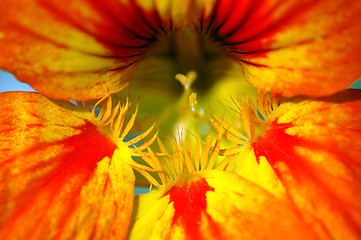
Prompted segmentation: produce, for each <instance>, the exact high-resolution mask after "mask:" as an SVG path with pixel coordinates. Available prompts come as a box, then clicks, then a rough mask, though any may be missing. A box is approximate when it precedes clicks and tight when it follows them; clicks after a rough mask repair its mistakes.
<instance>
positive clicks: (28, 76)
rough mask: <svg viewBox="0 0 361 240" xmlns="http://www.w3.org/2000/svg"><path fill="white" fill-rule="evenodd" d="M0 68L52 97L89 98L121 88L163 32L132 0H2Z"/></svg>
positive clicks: (149, 13)
mask: <svg viewBox="0 0 361 240" xmlns="http://www.w3.org/2000/svg"><path fill="white" fill-rule="evenodd" d="M0 8H1V9H6V11H4V12H3V13H2V15H1V18H0V52H1V56H0V67H2V68H4V69H5V70H8V71H10V72H12V73H14V74H15V76H16V77H17V78H18V79H19V80H21V81H24V82H26V83H29V84H30V85H31V86H32V87H33V88H34V89H35V90H37V91H39V92H42V93H44V94H46V95H47V96H50V97H52V98H58V99H72V100H88V99H94V98H100V97H103V96H105V95H108V94H110V93H114V92H118V91H120V90H121V89H123V88H124V87H125V86H126V84H127V82H128V81H129V80H130V78H131V76H132V72H133V70H134V69H133V68H134V64H135V63H136V62H137V61H138V60H139V59H140V57H141V55H142V54H143V53H144V52H145V51H146V49H148V47H149V45H150V44H151V43H152V42H153V41H154V40H155V37H156V36H157V35H159V34H160V33H161V32H162V31H163V30H162V25H161V22H160V21H161V20H160V19H159V17H158V16H157V14H155V12H154V10H153V11H150V10H145V9H143V8H142V7H140V6H138V5H136V4H135V3H134V2H133V1H128V3H119V2H113V1H107V2H102V3H99V2H97V1H90V0H89V1H87V0H80V1H76V2H74V1H62V2H59V1H45V0H29V1H23V0H14V1H13V0H4V1H1V3H0Z"/></svg>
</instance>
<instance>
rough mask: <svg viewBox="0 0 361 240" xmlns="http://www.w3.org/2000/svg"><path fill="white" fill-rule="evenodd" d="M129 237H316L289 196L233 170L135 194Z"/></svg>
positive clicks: (213, 172) (208, 174)
mask: <svg viewBox="0 0 361 240" xmlns="http://www.w3.org/2000/svg"><path fill="white" fill-rule="evenodd" d="M135 208H136V209H137V210H136V214H135V215H133V220H134V222H133V225H132V228H131V233H130V239H145V238H147V239H148V238H157V239H282V238H283V237H284V236H287V239H317V238H316V237H315V235H314V233H313V232H312V231H311V230H310V229H309V228H308V226H307V224H305V223H304V222H303V220H302V219H301V218H300V217H299V215H298V213H297V211H295V209H294V208H293V206H292V205H290V204H289V203H288V202H287V200H286V199H279V198H276V197H275V196H273V195H272V194H270V193H269V192H267V191H265V190H264V189H262V188H260V187H259V186H257V185H256V184H254V183H252V182H249V181H247V180H245V179H244V178H242V177H240V176H239V175H237V174H234V173H231V172H221V171H211V172H209V173H207V174H205V175H204V178H201V179H198V180H194V181H191V182H189V183H187V184H186V185H183V186H182V187H173V188H171V189H170V190H169V191H167V189H163V190H162V189H160V190H154V191H152V192H150V193H148V194H143V195H140V196H137V197H136V200H135Z"/></svg>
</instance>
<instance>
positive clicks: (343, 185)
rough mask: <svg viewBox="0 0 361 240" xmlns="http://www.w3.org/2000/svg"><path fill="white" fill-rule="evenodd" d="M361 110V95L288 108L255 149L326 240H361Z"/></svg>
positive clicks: (350, 94)
mask: <svg viewBox="0 0 361 240" xmlns="http://www.w3.org/2000/svg"><path fill="white" fill-rule="evenodd" d="M360 109H361V91H360V90H348V91H346V92H343V93H340V94H337V95H335V96H332V97H328V98H322V99H317V100H304V101H301V102H299V103H284V104H282V105H281V106H280V107H279V108H278V109H277V110H276V111H280V112H281V113H283V114H281V115H280V117H279V118H278V119H276V120H275V121H274V122H273V123H272V125H271V127H270V129H269V130H267V131H266V132H265V133H264V134H263V136H262V137H260V138H259V139H258V141H257V142H256V143H255V144H254V145H253V147H254V152H255V154H256V157H257V159H258V160H265V159H266V160H267V161H268V162H269V163H270V165H271V166H272V168H273V169H274V170H275V173H276V174H277V175H278V177H279V178H280V180H281V182H282V184H283V185H284V187H285V189H286V190H287V194H288V196H289V197H290V199H291V200H292V202H293V204H294V205H295V206H296V207H297V208H298V209H299V213H300V214H301V216H302V217H303V218H304V219H305V221H306V222H308V223H309V224H310V226H312V227H313V229H314V231H317V232H318V235H320V236H322V237H323V238H324V239H360V238H361V201H360V199H361V114H360ZM275 113H276V112H275Z"/></svg>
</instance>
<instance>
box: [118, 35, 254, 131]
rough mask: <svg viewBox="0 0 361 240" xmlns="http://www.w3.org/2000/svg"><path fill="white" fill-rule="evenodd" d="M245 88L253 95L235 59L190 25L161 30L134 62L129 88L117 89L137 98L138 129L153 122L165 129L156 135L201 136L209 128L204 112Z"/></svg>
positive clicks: (228, 101) (229, 101)
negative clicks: (183, 131) (185, 133)
mask: <svg viewBox="0 0 361 240" xmlns="http://www.w3.org/2000/svg"><path fill="white" fill-rule="evenodd" d="M182 79H183V81H182ZM245 93H246V94H247V96H251V97H253V96H255V93H256V90H255V88H253V87H252V86H251V85H250V84H249V83H248V82H246V81H245V80H244V74H243V72H242V69H241V68H240V66H239V63H238V62H237V61H235V59H234V58H233V57H231V56H230V54H228V51H227V49H226V48H225V47H224V46H222V45H220V44H219V43H218V42H216V41H215V40H213V39H212V37H211V36H209V35H208V34H206V33H201V32H198V30H196V29H195V28H184V29H177V30H174V31H173V32H171V33H167V34H163V35H161V37H160V38H159V39H158V40H157V41H156V42H155V43H154V44H153V45H152V47H151V50H150V51H149V52H148V53H147V54H146V55H145V56H144V57H143V58H142V59H141V61H140V62H139V66H138V68H137V70H136V72H135V75H134V77H133V79H132V80H131V81H130V83H129V90H128V91H127V90H125V91H123V94H125V95H128V94H130V95H131V96H132V97H139V114H138V119H139V120H138V121H137V122H138V124H141V125H142V126H139V129H144V126H147V125H148V126H149V125H151V124H153V123H154V122H156V124H157V127H160V128H161V129H163V130H165V131H161V133H160V134H161V135H162V134H164V132H165V133H166V134H168V133H171V134H173V133H174V132H175V131H177V128H178V129H179V128H181V129H186V130H188V131H190V132H193V133H199V134H200V135H201V137H205V136H206V135H207V134H209V131H210V129H211V126H210V125H209V123H208V116H207V113H210V112H211V111H215V112H218V114H222V112H224V110H225V107H224V106H230V105H232V104H233V103H232V98H231V96H240V95H243V94H245ZM218 109H220V110H219V111H222V112H221V113H219V111H217V110H218ZM143 125H144V126H143ZM136 127H137V126H136ZM162 132H163V133H162Z"/></svg>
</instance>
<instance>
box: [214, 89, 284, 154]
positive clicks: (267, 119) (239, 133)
mask: <svg viewBox="0 0 361 240" xmlns="http://www.w3.org/2000/svg"><path fill="white" fill-rule="evenodd" d="M233 101H234V103H235V104H236V106H237V109H233V110H234V112H235V113H236V114H237V116H239V117H240V118H241V121H242V123H243V124H242V127H243V128H244V129H240V127H234V125H235V124H230V123H227V122H226V121H224V120H223V118H222V117H220V116H219V115H217V114H215V113H213V118H211V119H210V121H211V124H212V126H213V127H214V128H215V129H216V130H217V131H218V132H220V131H225V134H224V136H225V138H226V139H227V140H229V141H231V142H233V143H236V144H237V145H239V146H244V145H245V144H252V143H253V142H255V141H256V140H257V138H258V137H259V135H260V134H261V133H259V132H257V131H256V130H258V131H260V130H262V129H264V128H266V127H267V126H266V125H267V124H270V123H271V121H272V120H273V118H272V116H271V115H272V112H273V111H274V110H276V109H277V108H278V106H279V105H280V103H281V102H282V101H283V99H280V98H277V97H274V96H272V95H270V94H267V93H263V92H257V105H256V106H255V105H254V104H253V101H252V100H250V99H247V100H244V99H242V98H239V99H237V101H235V100H233ZM237 102H239V104H238V103H237ZM237 151H239V147H234V148H230V149H227V150H225V151H223V152H222V154H224V155H231V154H235V153H236V152H237Z"/></svg>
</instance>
